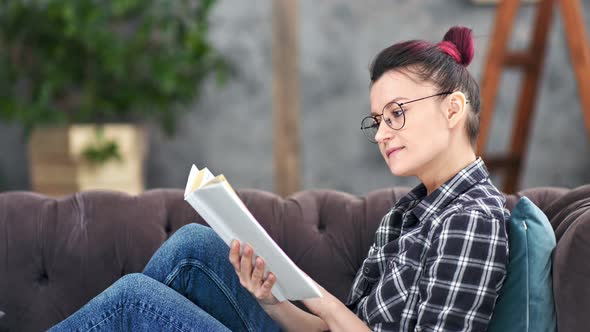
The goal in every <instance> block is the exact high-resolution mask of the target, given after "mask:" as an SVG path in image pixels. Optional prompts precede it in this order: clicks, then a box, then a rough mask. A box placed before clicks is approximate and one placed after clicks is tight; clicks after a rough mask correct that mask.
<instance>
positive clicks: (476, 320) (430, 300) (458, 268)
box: [415, 210, 508, 331]
mask: <svg viewBox="0 0 590 332" xmlns="http://www.w3.org/2000/svg"><path fill="white" fill-rule="evenodd" d="M441 220H442V221H441V222H440V223H439V224H438V227H437V228H438V229H436V230H435V231H434V232H433V233H432V234H434V235H433V238H432V241H431V246H430V248H428V250H427V251H426V262H425V267H424V272H423V276H422V278H421V281H420V283H419V292H420V304H419V306H418V321H417V325H416V327H415V331H485V330H487V326H488V323H489V320H490V318H491V315H492V311H493V308H494V305H495V302H496V298H497V296H498V292H499V290H500V288H501V286H502V283H503V281H504V277H505V275H506V264H507V258H508V244H507V236H506V228H505V227H506V226H505V224H504V221H503V220H498V219H496V218H493V217H491V216H489V215H487V214H485V212H482V211H481V210H471V211H463V212H461V213H458V214H453V215H452V216H449V217H447V218H444V219H441Z"/></svg>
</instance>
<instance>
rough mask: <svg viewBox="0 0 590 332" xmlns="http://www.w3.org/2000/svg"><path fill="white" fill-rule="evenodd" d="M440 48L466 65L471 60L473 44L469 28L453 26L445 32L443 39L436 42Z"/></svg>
mask: <svg viewBox="0 0 590 332" xmlns="http://www.w3.org/2000/svg"><path fill="white" fill-rule="evenodd" d="M438 45H439V47H440V49H441V50H442V51H443V52H445V53H447V54H449V55H450V56H452V57H453V58H455V60H457V62H458V63H459V64H461V65H463V66H465V67H467V66H468V65H469V64H470V63H471V60H473V54H474V52H475V51H474V46H473V38H472V37H471V29H469V28H466V27H460V26H454V27H452V28H450V29H449V31H447V33H445V36H444V37H443V41H442V42H441V43H439V44H438Z"/></svg>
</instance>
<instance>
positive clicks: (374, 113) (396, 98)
mask: <svg viewBox="0 0 590 332" xmlns="http://www.w3.org/2000/svg"><path fill="white" fill-rule="evenodd" d="M401 100H408V98H406V97H395V98H393V99H392V100H390V101H388V102H387V103H386V104H385V105H389V104H391V103H393V102H396V103H397V102H399V101H401ZM385 105H383V107H385ZM381 111H383V109H381ZM371 115H374V116H377V115H381V112H379V113H377V112H373V111H371Z"/></svg>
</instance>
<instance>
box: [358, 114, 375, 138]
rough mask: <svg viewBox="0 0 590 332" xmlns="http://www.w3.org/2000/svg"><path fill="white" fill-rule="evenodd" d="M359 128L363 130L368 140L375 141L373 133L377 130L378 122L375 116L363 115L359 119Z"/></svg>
mask: <svg viewBox="0 0 590 332" xmlns="http://www.w3.org/2000/svg"><path fill="white" fill-rule="evenodd" d="M361 130H362V131H363V134H365V136H367V138H368V139H369V141H371V142H373V143H377V141H376V140H375V135H376V134H377V130H379V122H377V120H376V119H375V118H373V117H371V116H367V117H365V118H364V119H363V120H362V121H361Z"/></svg>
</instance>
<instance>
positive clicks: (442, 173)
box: [418, 145, 477, 195]
mask: <svg viewBox="0 0 590 332" xmlns="http://www.w3.org/2000/svg"><path fill="white" fill-rule="evenodd" d="M476 158H477V157H476V155H475V152H473V149H472V148H471V146H470V145H468V146H462V147H459V148H456V149H454V150H451V151H449V150H447V151H445V152H444V153H441V154H440V155H439V156H438V157H435V159H433V160H432V161H431V162H430V163H428V165H427V166H425V169H424V170H423V171H422V172H421V174H419V175H418V178H419V179H420V181H421V182H422V183H423V184H424V186H425V187H426V190H427V193H428V195H430V194H431V193H432V192H433V191H435V190H436V189H438V187H440V186H442V185H443V184H444V183H445V182H447V181H448V180H449V179H451V178H452V177H453V176H455V175H456V174H457V173H459V171H461V170H462V169H463V168H465V167H467V165H469V164H471V163H472V162H474V161H475V160H476Z"/></svg>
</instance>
